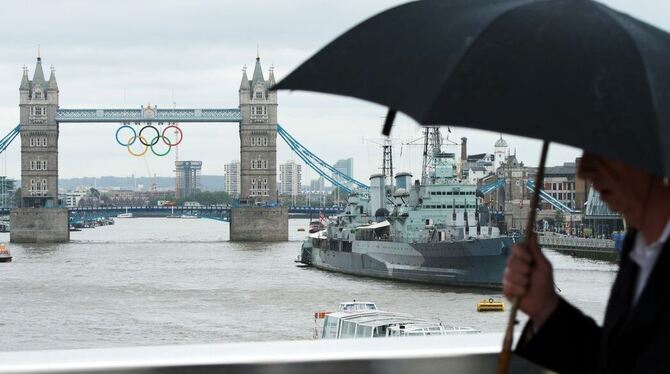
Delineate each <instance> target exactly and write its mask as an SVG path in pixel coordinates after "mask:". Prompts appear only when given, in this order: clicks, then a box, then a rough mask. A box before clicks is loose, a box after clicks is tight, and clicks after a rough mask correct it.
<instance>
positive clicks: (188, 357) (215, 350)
mask: <svg viewBox="0 0 670 374" xmlns="http://www.w3.org/2000/svg"><path fill="white" fill-rule="evenodd" d="M502 340H503V337H502V334H464V335H451V336H429V337H407V338H368V339H333V340H311V341H310V340H305V341H288V342H287V341H280V342H262V343H230V344H202V345H180V346H158V347H127V348H103V349H74V350H48V351H21V352H0V373H45V374H51V373H75V372H76V373H103V372H104V373H108V372H114V373H147V372H151V373H154V372H155V373H163V372H165V373H167V372H169V373H175V372H197V373H201V374H208V373H220V372H225V373H241V374H246V373H249V374H251V373H270V372H271V373H274V372H279V373H295V374H305V373H338V374H341V373H362V372H364V373H372V374H396V373H410V372H411V373H412V374H423V373H437V372H440V373H492V372H495V369H496V364H497V361H498V352H499V351H500V347H501V345H502ZM3 348H7V347H3ZM509 372H510V373H549V371H547V370H544V369H541V368H539V367H537V366H535V365H533V364H531V363H529V362H528V361H526V360H524V359H522V358H519V357H513V358H512V361H511V365H510V371H509Z"/></svg>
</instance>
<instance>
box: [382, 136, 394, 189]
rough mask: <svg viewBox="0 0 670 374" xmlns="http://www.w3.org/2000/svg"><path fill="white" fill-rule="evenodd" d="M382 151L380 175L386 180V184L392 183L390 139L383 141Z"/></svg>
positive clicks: (391, 147)
mask: <svg viewBox="0 0 670 374" xmlns="http://www.w3.org/2000/svg"><path fill="white" fill-rule="evenodd" d="M382 148H383V150H384V160H383V163H382V174H383V175H384V177H385V178H386V182H387V184H388V182H389V181H390V183H393V153H392V149H393V146H392V143H391V139H388V138H387V139H384V145H383V146H382Z"/></svg>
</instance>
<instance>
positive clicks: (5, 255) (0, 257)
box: [0, 244, 12, 262]
mask: <svg viewBox="0 0 670 374" xmlns="http://www.w3.org/2000/svg"><path fill="white" fill-rule="evenodd" d="M11 261H12V255H11V254H10V253H9V250H8V249H7V247H5V245H4V244H0V262H11Z"/></svg>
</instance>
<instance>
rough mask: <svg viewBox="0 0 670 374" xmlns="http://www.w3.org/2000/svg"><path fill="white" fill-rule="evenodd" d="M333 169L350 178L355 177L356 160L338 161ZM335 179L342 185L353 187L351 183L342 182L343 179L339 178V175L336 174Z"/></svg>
mask: <svg viewBox="0 0 670 374" xmlns="http://www.w3.org/2000/svg"><path fill="white" fill-rule="evenodd" d="M333 168H335V170H337V171H339V172H340V173H342V174H344V175H346V176H347V177H349V178H353V177H354V159H353V158H351V157H349V158H345V159H343V160H337V162H336V163H335V164H334V165H333ZM333 178H335V179H336V180H338V181H341V183H342V184H344V185H346V186H348V187H351V183H350V182H347V181H344V180H342V178H340V177H338V176H337V175H335V174H334V175H333Z"/></svg>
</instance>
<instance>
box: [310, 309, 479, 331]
mask: <svg viewBox="0 0 670 374" xmlns="http://www.w3.org/2000/svg"><path fill="white" fill-rule="evenodd" d="M314 318H315V319H319V318H323V319H324V322H323V328H322V331H321V334H320V336H321V339H358V338H386V337H408V336H428V335H454V334H474V333H479V330H476V329H473V328H472V327H461V326H450V325H444V324H442V323H441V322H433V321H429V320H425V319H421V318H416V317H413V316H411V315H409V314H403V313H394V312H384V311H381V310H378V309H377V306H376V305H375V303H372V302H355V301H354V302H346V303H340V306H339V308H338V310H337V312H333V313H328V312H317V313H315V314H314Z"/></svg>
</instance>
